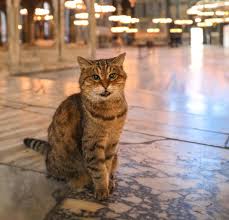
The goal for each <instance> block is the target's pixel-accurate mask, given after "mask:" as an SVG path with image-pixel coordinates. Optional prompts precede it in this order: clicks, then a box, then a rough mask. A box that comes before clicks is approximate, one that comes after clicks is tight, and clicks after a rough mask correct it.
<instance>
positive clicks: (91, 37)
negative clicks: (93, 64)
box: [87, 0, 96, 59]
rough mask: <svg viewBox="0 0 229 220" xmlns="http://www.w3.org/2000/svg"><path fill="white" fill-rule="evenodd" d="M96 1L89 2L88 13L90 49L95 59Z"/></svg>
mask: <svg viewBox="0 0 229 220" xmlns="http://www.w3.org/2000/svg"><path fill="white" fill-rule="evenodd" d="M94 3H95V1H94V0H87V11H88V13H89V18H88V21H89V33H88V34H89V47H90V58H91V59H95V57H96V19H95V7H94Z"/></svg>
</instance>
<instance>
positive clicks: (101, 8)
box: [95, 3, 116, 13]
mask: <svg viewBox="0 0 229 220" xmlns="http://www.w3.org/2000/svg"><path fill="white" fill-rule="evenodd" d="M114 11H116V8H115V7H114V6H113V5H99V4H98V3H95V12H97V13H109V12H114Z"/></svg>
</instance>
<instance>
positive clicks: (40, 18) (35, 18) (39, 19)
mask: <svg viewBox="0 0 229 220" xmlns="http://www.w3.org/2000/svg"><path fill="white" fill-rule="evenodd" d="M34 20H35V21H41V20H42V17H41V16H34Z"/></svg>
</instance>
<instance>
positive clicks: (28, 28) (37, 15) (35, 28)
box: [20, 0, 54, 44]
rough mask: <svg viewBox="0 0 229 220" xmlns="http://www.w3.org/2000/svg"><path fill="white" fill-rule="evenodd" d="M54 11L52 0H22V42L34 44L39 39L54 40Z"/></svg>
mask: <svg viewBox="0 0 229 220" xmlns="http://www.w3.org/2000/svg"><path fill="white" fill-rule="evenodd" d="M21 10H22V11H21ZM23 10H24V11H23ZM53 11H54V10H53V5H52V1H51V0H34V1H31V0H21V3H20V22H21V42H22V43H29V44H33V43H36V41H39V40H53V37H54V36H53V35H54V34H53V33H54V30H53V29H54V24H53ZM21 12H22V13H21ZM23 12H24V13H23Z"/></svg>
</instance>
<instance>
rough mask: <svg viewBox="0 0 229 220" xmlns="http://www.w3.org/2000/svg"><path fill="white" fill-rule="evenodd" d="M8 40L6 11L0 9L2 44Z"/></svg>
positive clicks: (0, 41) (0, 42)
mask: <svg viewBox="0 0 229 220" xmlns="http://www.w3.org/2000/svg"><path fill="white" fill-rule="evenodd" d="M6 42H7V21H6V13H5V12H4V11H3V10H0V46H2V45H4V44H6Z"/></svg>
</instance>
